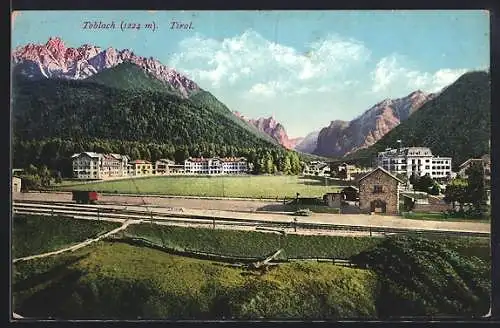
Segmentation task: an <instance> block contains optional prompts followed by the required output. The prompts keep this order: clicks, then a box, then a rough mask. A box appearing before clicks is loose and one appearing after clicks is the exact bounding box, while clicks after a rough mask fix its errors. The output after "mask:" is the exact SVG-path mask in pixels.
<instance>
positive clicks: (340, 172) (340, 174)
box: [337, 169, 347, 180]
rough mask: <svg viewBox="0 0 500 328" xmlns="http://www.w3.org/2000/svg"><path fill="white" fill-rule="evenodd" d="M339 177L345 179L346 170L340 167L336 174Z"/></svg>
mask: <svg viewBox="0 0 500 328" xmlns="http://www.w3.org/2000/svg"><path fill="white" fill-rule="evenodd" d="M337 177H338V178H339V179H342V180H346V179H347V170H345V169H340V170H339V174H338V175H337Z"/></svg>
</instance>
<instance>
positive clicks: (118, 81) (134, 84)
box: [85, 62, 276, 143]
mask: <svg viewBox="0 0 500 328" xmlns="http://www.w3.org/2000/svg"><path fill="white" fill-rule="evenodd" d="M85 81H89V82H96V83H99V84H102V85H105V86H107V87H111V88H116V89H122V90H128V91H131V92H142V91H151V92H158V93H168V94H170V95H178V96H182V95H181V94H180V93H179V92H178V91H177V90H176V89H175V88H174V87H172V85H171V84H169V83H168V82H166V81H163V80H160V79H158V78H157V77H155V76H154V75H153V74H152V73H149V72H147V71H145V70H144V69H143V68H141V67H139V66H137V65H136V64H134V63H132V62H123V63H120V64H118V65H116V66H114V67H112V68H109V69H106V70H103V71H101V72H100V73H97V74H95V75H92V76H90V77H88V78H87V79H85ZM188 98H189V100H191V101H192V102H193V103H194V104H196V105H198V106H201V107H207V108H210V109H211V110H213V111H214V112H215V113H218V114H221V115H223V116H224V117H226V118H227V119H228V120H229V121H231V122H233V123H234V124H235V125H237V126H239V127H241V128H243V129H245V130H247V131H249V132H250V133H252V134H255V135H256V136H257V137H258V138H260V139H263V140H266V141H269V142H271V143H276V142H275V140H274V139H272V138H270V137H269V136H268V135H267V134H265V133H262V131H259V130H258V129H256V128H255V127H254V126H253V125H251V124H248V123H247V122H242V121H241V120H239V119H237V118H235V117H234V115H233V114H232V112H231V111H230V110H229V108H227V107H226V106H225V105H224V104H223V103H221V102H220V101H219V100H218V99H217V98H216V97H214V96H213V95H212V94H211V93H210V92H207V91H205V90H203V89H201V88H199V89H197V90H195V91H193V92H192V93H190V95H189V96H188Z"/></svg>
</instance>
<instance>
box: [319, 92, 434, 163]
mask: <svg viewBox="0 0 500 328" xmlns="http://www.w3.org/2000/svg"><path fill="white" fill-rule="evenodd" d="M435 96H436V94H432V93H431V94H427V93H424V92H423V91H421V90H417V91H413V92H412V93H410V94H409V95H407V96H405V97H402V98H396V99H388V98H387V99H384V100H382V101H380V102H378V103H376V104H375V105H373V106H372V107H370V108H369V109H367V110H366V111H364V112H363V113H362V114H361V115H359V116H357V117H356V118H354V119H353V120H351V121H342V120H334V121H331V122H330V124H329V125H328V126H327V127H325V128H323V129H321V130H320V131H319V133H318V139H317V145H316V148H315V149H314V151H313V153H314V154H316V155H321V156H331V157H341V156H344V155H346V154H350V153H352V152H354V151H357V150H359V149H363V148H367V147H369V146H371V145H373V144H374V143H376V142H377V141H378V140H380V138H382V137H383V136H384V135H385V134H386V133H388V132H389V131H390V130H392V129H393V128H394V127H396V126H397V125H399V124H400V122H402V121H404V120H406V119H407V118H408V117H410V115H412V114H413V113H415V112H416V111H417V110H419V108H421V106H422V105H423V104H425V103H426V102H427V101H429V100H431V99H433V98H434V97H435Z"/></svg>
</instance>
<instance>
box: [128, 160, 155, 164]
mask: <svg viewBox="0 0 500 328" xmlns="http://www.w3.org/2000/svg"><path fill="white" fill-rule="evenodd" d="M132 164H151V162H149V161H146V160H144V159H136V160H135V161H132Z"/></svg>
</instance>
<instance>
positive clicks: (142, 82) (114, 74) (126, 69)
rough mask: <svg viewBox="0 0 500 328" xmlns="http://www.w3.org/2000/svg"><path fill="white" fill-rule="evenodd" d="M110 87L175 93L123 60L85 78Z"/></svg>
mask: <svg viewBox="0 0 500 328" xmlns="http://www.w3.org/2000/svg"><path fill="white" fill-rule="evenodd" d="M85 81H88V82H95V83H99V84H102V85H105V86H108V87H110V88H116V89H124V90H131V91H156V92H166V93H171V94H177V92H176V90H175V89H174V88H172V86H171V85H170V84H169V83H167V82H165V81H161V80H159V79H157V78H156V77H154V76H153V74H151V73H149V72H147V71H145V70H144V69H142V68H141V67H139V66H137V65H136V64H133V63H131V62H124V63H121V64H118V65H116V66H114V67H111V68H108V69H106V70H103V71H101V72H99V73H97V74H95V75H92V76H90V77H88V78H86V79H85Z"/></svg>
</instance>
